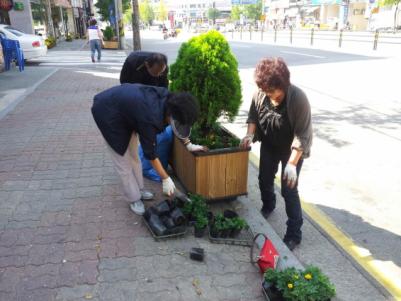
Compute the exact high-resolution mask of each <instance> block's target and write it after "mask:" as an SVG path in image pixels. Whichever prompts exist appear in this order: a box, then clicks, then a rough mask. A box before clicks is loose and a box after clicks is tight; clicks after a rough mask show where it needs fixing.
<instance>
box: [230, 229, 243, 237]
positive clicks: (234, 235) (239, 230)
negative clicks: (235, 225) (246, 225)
mask: <svg viewBox="0 0 401 301" xmlns="http://www.w3.org/2000/svg"><path fill="white" fill-rule="evenodd" d="M240 233H241V229H233V230H231V232H230V235H229V236H230V237H231V238H234V237H237V236H238V235H239V234H240Z"/></svg>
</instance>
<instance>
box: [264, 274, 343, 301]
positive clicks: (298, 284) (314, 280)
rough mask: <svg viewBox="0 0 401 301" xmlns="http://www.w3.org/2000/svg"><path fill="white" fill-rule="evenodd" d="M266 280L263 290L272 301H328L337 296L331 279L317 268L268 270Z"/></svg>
mask: <svg viewBox="0 0 401 301" xmlns="http://www.w3.org/2000/svg"><path fill="white" fill-rule="evenodd" d="M264 280H265V282H264V284H263V289H264V290H265V292H266V295H267V296H268V298H269V300H270V301H277V300H284V301H328V300H330V299H331V298H333V297H334V296H335V294H336V293H335V287H334V285H333V284H332V283H331V282H330V280H329V278H328V277H327V276H325V275H324V274H323V273H322V272H321V270H320V269H319V268H317V267H315V266H309V267H307V268H306V269H305V270H297V269H295V268H286V269H284V270H281V271H279V270H273V269H268V270H267V271H266V272H265V275H264Z"/></svg>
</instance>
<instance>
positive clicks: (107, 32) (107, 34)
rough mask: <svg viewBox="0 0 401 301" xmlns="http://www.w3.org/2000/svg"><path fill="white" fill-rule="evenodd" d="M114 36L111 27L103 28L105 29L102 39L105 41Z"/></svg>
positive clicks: (111, 39) (110, 39)
mask: <svg viewBox="0 0 401 301" xmlns="http://www.w3.org/2000/svg"><path fill="white" fill-rule="evenodd" d="M114 37H115V34H114V29H113V27H111V26H107V27H106V28H105V30H104V31H103V39H104V40H105V41H113V39H114Z"/></svg>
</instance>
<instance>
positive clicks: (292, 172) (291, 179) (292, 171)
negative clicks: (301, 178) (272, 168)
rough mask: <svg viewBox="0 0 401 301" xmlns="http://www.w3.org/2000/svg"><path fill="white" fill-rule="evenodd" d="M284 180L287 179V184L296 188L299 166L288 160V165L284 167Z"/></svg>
mask: <svg viewBox="0 0 401 301" xmlns="http://www.w3.org/2000/svg"><path fill="white" fill-rule="evenodd" d="M283 180H287V186H288V187H290V188H294V186H295V183H296V182H297V166H296V165H294V164H292V163H290V162H287V165H286V166H285V169H284V175H283Z"/></svg>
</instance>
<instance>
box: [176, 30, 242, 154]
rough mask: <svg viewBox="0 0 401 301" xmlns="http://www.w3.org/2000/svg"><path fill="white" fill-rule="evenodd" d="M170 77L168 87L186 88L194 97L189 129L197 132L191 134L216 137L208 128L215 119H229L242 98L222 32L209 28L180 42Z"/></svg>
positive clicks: (212, 124)
mask: <svg viewBox="0 0 401 301" xmlns="http://www.w3.org/2000/svg"><path fill="white" fill-rule="evenodd" d="M170 79H171V85H170V89H171V91H188V92H190V93H192V95H194V96H195V97H196V98H197V100H198V103H199V108H200V114H199V118H198V121H197V122H196V125H195V126H194V131H193V132H195V131H196V132H198V133H199V134H198V135H195V133H194V135H193V138H195V137H196V136H197V137H203V138H206V139H207V140H209V142H210V141H211V140H212V139H218V138H219V137H218V135H216V133H213V132H212V131H213V130H214V129H215V128H216V126H217V119H218V118H219V117H220V116H226V117H228V118H229V119H231V120H232V119H233V118H234V117H235V116H236V115H237V113H238V109H239V107H240V105H241V99H242V96H241V80H240V78H239V74H238V62H237V60H236V58H235V56H234V54H233V53H232V52H231V49H230V46H229V44H228V42H227V40H226V39H225V38H224V36H223V35H222V34H221V33H219V32H218V31H216V30H211V31H208V32H207V33H205V34H201V35H199V36H197V37H194V38H192V39H190V40H189V41H188V42H186V43H183V44H182V45H181V47H180V50H179V52H178V57H177V59H176V61H175V63H174V64H172V65H171V68H170ZM216 136H217V137H216ZM191 137H192V136H191ZM212 137H213V138H212ZM208 146H211V145H210V144H209V145H208Z"/></svg>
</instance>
